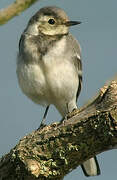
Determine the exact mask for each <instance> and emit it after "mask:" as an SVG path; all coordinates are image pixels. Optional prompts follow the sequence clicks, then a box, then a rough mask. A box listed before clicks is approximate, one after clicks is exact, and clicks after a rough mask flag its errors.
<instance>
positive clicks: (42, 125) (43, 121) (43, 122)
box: [38, 106, 49, 129]
mask: <svg viewBox="0 0 117 180" xmlns="http://www.w3.org/2000/svg"><path fill="white" fill-rule="evenodd" d="M48 110H49V106H47V107H46V110H45V113H44V115H43V119H42V121H41V124H40V126H39V128H38V129H41V128H43V127H44V126H46V125H45V120H46V116H47V113H48Z"/></svg>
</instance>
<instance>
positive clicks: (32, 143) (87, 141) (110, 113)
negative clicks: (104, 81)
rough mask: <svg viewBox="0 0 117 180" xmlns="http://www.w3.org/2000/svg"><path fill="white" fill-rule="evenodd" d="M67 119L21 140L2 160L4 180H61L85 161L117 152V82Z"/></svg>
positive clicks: (104, 89)
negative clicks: (111, 150) (112, 151)
mask: <svg viewBox="0 0 117 180" xmlns="http://www.w3.org/2000/svg"><path fill="white" fill-rule="evenodd" d="M67 118H68V119H67V120H65V121H64V122H62V123H53V124H51V125H49V126H46V127H44V128H43V129H41V130H37V131H34V132H32V133H31V134H29V135H27V136H25V137H24V138H23V139H21V140H20V142H19V143H18V144H17V145H16V146H15V147H14V148H13V149H12V150H11V151H10V153H8V154H6V155H5V156H3V157H2V158H1V161H0V177H1V179H7V180H16V179H17V180H21V179H24V180H27V179H28V180H34V179H39V180H44V179H57V180H61V179H63V178H64V176H65V175H66V174H68V173H69V172H70V171H72V170H73V169H75V168H76V167H77V166H79V165H80V164H82V163H83V162H84V161H85V160H87V159H89V158H91V157H93V156H94V155H96V154H99V153H101V152H104V151H106V150H110V149H113V148H116V147H117V80H113V81H112V82H111V83H110V84H109V85H105V86H104V87H103V88H101V89H100V93H99V95H98V96H97V97H96V98H95V99H94V100H93V101H92V102H90V103H89V104H88V105H86V106H84V107H82V108H81V109H79V110H76V111H74V112H72V113H70V114H68V116H67Z"/></svg>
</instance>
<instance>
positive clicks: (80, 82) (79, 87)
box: [76, 57, 82, 101]
mask: <svg viewBox="0 0 117 180" xmlns="http://www.w3.org/2000/svg"><path fill="white" fill-rule="evenodd" d="M76 61H77V67H78V78H79V85H78V90H77V94H76V101H77V99H78V96H79V94H80V91H81V88H82V63H81V59H78V58H77V57H76Z"/></svg>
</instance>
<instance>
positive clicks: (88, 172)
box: [81, 156, 100, 176]
mask: <svg viewBox="0 0 117 180" xmlns="http://www.w3.org/2000/svg"><path fill="white" fill-rule="evenodd" d="M81 167H82V170H83V172H84V174H85V176H97V175H99V174H100V167H99V164H98V161H97V158H96V156H95V157H93V158H90V159H88V160H87V161H85V162H84V163H83V164H82V165H81Z"/></svg>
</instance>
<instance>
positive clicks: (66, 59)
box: [16, 6, 100, 176]
mask: <svg viewBox="0 0 117 180" xmlns="http://www.w3.org/2000/svg"><path fill="white" fill-rule="evenodd" d="M80 23H81V22H80V21H70V20H69V17H68V16H67V14H66V13H65V11H64V10H63V9H61V8H58V7H55V6H48V7H43V8H41V9H40V10H39V11H38V12H37V13H36V14H34V15H33V16H32V17H31V19H30V20H29V22H28V24H27V27H26V28H25V30H24V32H23V33H22V35H21V38H20V41H19V52H18V55H17V70H16V72H17V77H18V82H19V86H20V88H21V90H22V92H23V93H24V94H25V95H26V96H27V97H28V98H30V99H31V100H32V101H33V102H35V103H37V104H40V105H42V106H45V107H46V110H45V113H44V116H43V119H42V122H41V125H40V127H43V126H44V124H45V119H46V116H47V112H48V109H49V106H50V105H51V104H53V105H54V106H55V107H56V109H57V110H58V111H59V113H60V114H61V115H62V117H65V116H66V114H67V113H69V112H72V111H73V110H74V109H77V104H76V103H77V99H78V96H79V94H80V91H81V87H82V62H81V47H80V44H79V42H78V41H77V40H76V39H75V38H74V37H73V35H72V34H71V33H70V32H69V28H70V27H71V26H74V25H78V24H80ZM81 167H82V170H83V172H84V174H85V175H86V176H95V175H99V174H100V168H99V164H98V161H97V158H96V157H93V158H90V159H89V160H87V161H85V162H84V163H83V164H82V165H81Z"/></svg>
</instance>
